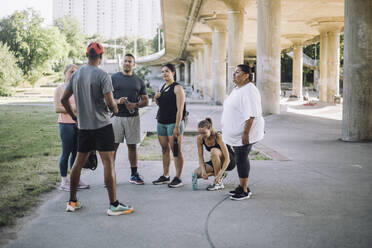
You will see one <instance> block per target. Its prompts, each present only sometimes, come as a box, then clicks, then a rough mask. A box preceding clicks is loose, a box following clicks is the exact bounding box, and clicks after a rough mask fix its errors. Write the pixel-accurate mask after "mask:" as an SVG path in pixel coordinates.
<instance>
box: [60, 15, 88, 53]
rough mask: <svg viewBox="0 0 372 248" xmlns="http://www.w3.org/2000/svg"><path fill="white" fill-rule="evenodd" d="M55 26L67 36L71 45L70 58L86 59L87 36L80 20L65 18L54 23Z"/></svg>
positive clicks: (67, 40)
mask: <svg viewBox="0 0 372 248" xmlns="http://www.w3.org/2000/svg"><path fill="white" fill-rule="evenodd" d="M54 25H55V26H56V27H57V28H58V29H59V30H60V32H61V33H62V34H64V35H65V36H66V42H67V43H68V44H69V49H68V57H69V58H71V59H84V58H85V47H86V46H85V43H86V42H85V39H86V37H85V35H84V34H83V30H82V27H81V24H80V23H79V21H78V20H76V19H74V18H71V17H70V16H64V17H61V18H58V19H56V20H55V21H54Z"/></svg>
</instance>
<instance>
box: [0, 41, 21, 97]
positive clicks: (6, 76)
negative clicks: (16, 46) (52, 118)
mask: <svg viewBox="0 0 372 248" xmlns="http://www.w3.org/2000/svg"><path fill="white" fill-rule="evenodd" d="M16 63H17V59H16V58H15V57H14V55H13V53H11V52H10V51H9V48H8V46H7V45H4V44H3V43H2V42H0V96H6V95H9V94H10V90H9V88H10V86H15V85H17V84H18V83H19V82H20V81H22V79H23V78H22V71H21V69H19V67H18V66H17V64H16Z"/></svg>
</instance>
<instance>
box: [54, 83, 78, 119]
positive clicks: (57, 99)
mask: <svg viewBox="0 0 372 248" xmlns="http://www.w3.org/2000/svg"><path fill="white" fill-rule="evenodd" d="M63 91H64V90H63V88H62V87H58V88H56V90H55V91H54V110H55V111H56V113H63V114H67V111H66V109H65V108H64V107H63V105H62V103H61V98H62V95H63ZM71 108H72V111H73V112H74V113H76V107H75V105H74V104H72V105H71Z"/></svg>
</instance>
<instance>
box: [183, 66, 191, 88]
mask: <svg viewBox="0 0 372 248" xmlns="http://www.w3.org/2000/svg"><path fill="white" fill-rule="evenodd" d="M183 64H184V65H185V67H184V70H185V71H184V75H185V85H190V62H189V61H187V60H186V61H184V62H183Z"/></svg>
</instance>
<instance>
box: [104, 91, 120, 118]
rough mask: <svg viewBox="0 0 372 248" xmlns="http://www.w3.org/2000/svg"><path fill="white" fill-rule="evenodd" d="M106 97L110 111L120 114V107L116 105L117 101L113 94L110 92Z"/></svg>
mask: <svg viewBox="0 0 372 248" xmlns="http://www.w3.org/2000/svg"><path fill="white" fill-rule="evenodd" d="M103 96H104V97H105V101H106V104H107V106H108V107H109V108H110V110H111V111H112V112H113V113H114V114H116V113H117V112H118V105H117V104H116V101H115V99H114V95H113V94H112V92H111V91H110V92H108V93H106V94H104V95H103Z"/></svg>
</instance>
